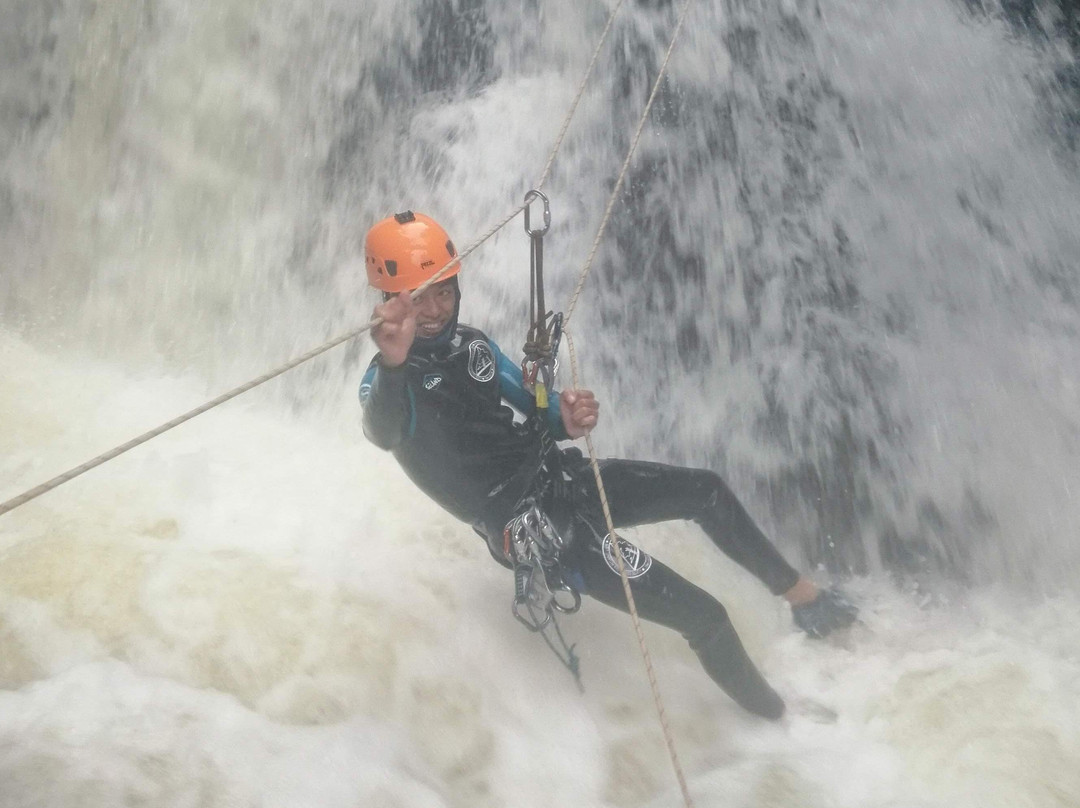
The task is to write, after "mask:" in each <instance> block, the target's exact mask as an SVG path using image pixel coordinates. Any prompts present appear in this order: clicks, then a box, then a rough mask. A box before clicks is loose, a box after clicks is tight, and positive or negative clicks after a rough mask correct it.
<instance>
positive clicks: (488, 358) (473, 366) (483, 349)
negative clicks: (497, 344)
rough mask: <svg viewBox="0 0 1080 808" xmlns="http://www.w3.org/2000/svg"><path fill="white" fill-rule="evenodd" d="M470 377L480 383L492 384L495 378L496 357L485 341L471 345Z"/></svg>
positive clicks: (477, 341)
mask: <svg viewBox="0 0 1080 808" xmlns="http://www.w3.org/2000/svg"><path fill="white" fill-rule="evenodd" d="M469 375H470V376H472V377H473V378H474V379H476V381H478V382H490V381H491V380H492V379H494V378H495V355H494V354H492V352H491V347H490V346H489V345H488V344H487V342H486V341H485V340H482V339H476V340H473V341H472V342H470V343H469Z"/></svg>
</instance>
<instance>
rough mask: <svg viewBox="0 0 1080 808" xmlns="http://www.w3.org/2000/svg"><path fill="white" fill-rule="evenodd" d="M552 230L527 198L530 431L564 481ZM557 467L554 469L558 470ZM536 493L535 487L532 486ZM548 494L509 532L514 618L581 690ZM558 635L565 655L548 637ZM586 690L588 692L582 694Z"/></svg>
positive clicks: (571, 602) (570, 590) (573, 597)
mask: <svg viewBox="0 0 1080 808" xmlns="http://www.w3.org/2000/svg"><path fill="white" fill-rule="evenodd" d="M537 200H540V201H542V202H543V223H542V224H541V225H540V226H538V227H535V228H534V227H533V226H532V217H531V215H530V210H531V207H532V204H533V202H535V201H537ZM550 227H551V206H550V203H549V201H548V198H547V197H546V196H545V195H544V194H543V193H541V192H540V191H538V190H532V191H529V192H528V193H527V194H526V195H525V232H526V234H528V236H529V245H530V246H529V330H528V334H527V336H526V339H525V346H524V349H523V353H524V355H525V358H524V359H523V360H522V362H521V375H522V378H523V379H524V383H525V385H526V386H527V387H528V388H529V389H530V390H531V391H532V393H533V395H534V397H535V399H536V411H535V412H534V413H533V415H532V417H531V419H530V428H531V429H534V430H535V431H536V432H537V433H538V434H539V436H540V438H541V440H540V445H541V452H540V461H539V467H538V468H537V477H539V475H540V472H541V471H542V470H544V469H545V468H546V469H547V471H548V472H549V474H554V475H556V476H557V477H559V478H561V477H562V473H563V472H562V468H561V467H560V466H559V465H558V458H559V453H558V452H557V451H556V452H553V451H552V450H553V449H554V448H555V440H554V438H552V437H551V435H550V434H549V429H548V409H549V407H550V401H549V396H550V394H551V392H552V390H553V389H554V384H555V372H556V369H557V354H558V350H559V341H560V338H561V337H562V315H561V314H555V313H552V312H549V311H547V307H546V304H545V301H544V235H545V234H546V233H547V231H548V229H549V228H550ZM553 466H554V468H553ZM532 487H533V488H535V485H534V486H532ZM542 498H543V490H541V491H539V492H537V491H530V492H529V494H528V495H527V496H526V497H524V498H523V499H522V501H521V502H519V503H518V507H517V508H516V509H515V510H516V513H517V515H516V516H515V517H514V518H513V519H512V520H511V521H510V522H509V523H508V524H507V525H506V528H505V530H504V531H503V553H504V555H505V557H506V559H507V560H508V561H509V562H510V563H511V564H513V567H514V600H513V606H512V610H513V613H514V617H515V618H516V619H517V620H518V621H519V622H520V623H521V624H522V625H524V626H525V627H526V628H527V629H529V630H530V631H533V632H537V633H539V634H540V635H541V636H542V637H543V638H544V641H545V642H546V643H547V644H548V647H550V648H551V650H552V652H553V653H554V654H555V655H556V656H557V657H558V658H559V659H560V661H562V663H563V664H564V665H565V666H566V667H567V668H568V669H569V670H570V672H571V673H572V674H573V675H574V679H575V680H576V681H577V683H578V687H579V688H581V676H580V672H579V664H578V663H579V660H578V658H577V655H576V654H575V653H574V648H573V646H568V645H567V643H566V640H565V639H563V636H562V632H561V631H560V630H559V625H558V622H557V620H556V617H555V616H556V614H572V613H573V612H576V611H577V610H578V609H579V608H581V594H580V593H579V592H578V591H577V590H576V589H574V587H572V586H571V585H570V584H569V583H568V582H567V581H566V579H565V577H564V575H563V570H562V565H561V563H560V556H561V554H562V552H563V551H564V550H566V549H568V547H569V543H570V541H571V540H572V535H571V534H570V533H567V534H564V533H561V532H560V531H559V530H558V529H557V528H556V526H555V524H554V523H553V522H552V520H551V519H550V518H549V517H548V515H547V514H546V513H545V512H544V510H543V507H542ZM549 630H551V631H554V632H555V635H556V637H557V639H558V642H559V644H560V645H561V646H562V650H560V649H559V648H557V647H556V645H555V643H554V642H553V641H552V639H551V638H550V637H549V636H548V631H549ZM582 689H583V688H582Z"/></svg>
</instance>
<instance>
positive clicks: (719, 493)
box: [578, 460, 799, 595]
mask: <svg viewBox="0 0 1080 808" xmlns="http://www.w3.org/2000/svg"><path fill="white" fill-rule="evenodd" d="M600 473H601V476H602V477H603V478H604V490H605V491H606V492H607V495H608V502H609V504H610V506H611V518H612V521H613V522H614V523H615V527H617V528H619V527H630V526H632V525H643V524H653V523H655V522H666V521H670V520H674V519H685V520H693V521H695V522H697V523H698V524H699V525H701V527H702V529H703V530H704V531H705V533H706V534H707V535H708V536H709V538H710V539H712V541H713V543H714V544H716V546H717V547H719V548H720V549H721V550H723V551H724V553H726V554H727V555H728V556H729V557H730V558H731V559H732V560H734V561H735V562H737V563H738V564H739V565H740V566H742V567H744V568H745V569H747V570H749V571H750V572H751V573H752V574H753V575H755V576H756V577H757V578H758V579H759V580H761V581H762V583H764V584H765V586H767V587H768V588H769V591H770V592H772V593H773V594H774V595H782V594H784V593H785V592H787V591H788V590H789V589H791V587H793V586H794V585H795V583H796V582H797V581H798V580H799V573H798V571H796V570H795V569H794V568H793V567H792V566H791V565H790V564H788V563H787V561H785V560H784V557H783V556H782V555H780V552H779V551H778V550H777V549H776V548H775V547H774V546H773V545H772V543H771V542H770V541H769V540H768V538H766V537H765V534H764V533H762V532H761V529H760V528H758V526H757V525H756V524H754V520H753V519H751V518H750V515H749V514H748V513H747V512H746V509H745V508H744V507H743V506H742V504H741V503H740V502H739V500H738V499H737V498H736V497H735V495H734V494H733V493H732V492H731V489H730V488H728V487H727V485H726V484H725V483H724V481H723V480H722V479H720V476H719V475H718V474H715V473H714V472H711V471H707V470H704V469H690V468H680V467H678V466H667V465H664V464H662V463H646V462H641V461H635V460H604V461H601V465H600ZM578 479H579V481H580V482H581V483H582V484H583V485H584V486H585V488H586V491H587V498H588V499H589V500H593V499H594V498H595V497H596V496H597V494H596V483H595V481H594V479H593V476H592V472H591V471H589V470H588V469H587V468H586V469H584V470H583V471H582V472H581V473H580V475H579V477H578ZM586 507H588V508H589V510H590V511H592V510H593V508H594V507H595V509H596V510H598V509H599V506H598V505H596V504H595V502H589V503H588V504H587V506H586ZM590 521H593V522H594V524H596V525H597V529H599V528H600V526H601V525H602V524H603V517H602V516H601V517H600V522H599V523H597V522H596V521H595V515H594V516H593V517H592V518H591V519H590ZM604 532H607V531H606V530H605V531H604Z"/></svg>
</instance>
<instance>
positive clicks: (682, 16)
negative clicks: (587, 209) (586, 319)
mask: <svg viewBox="0 0 1080 808" xmlns="http://www.w3.org/2000/svg"><path fill="white" fill-rule="evenodd" d="M690 3H691V0H686V2H684V3H683V7H682V11H681V12H680V13H679V20H678V22H677V23H676V24H675V33H674V34H672V37H671V42H670V44H669V45H668V49H667V53H666V54H664V61H663V63H662V64H661V65H660V72H659V73H657V74H656V81H655V82H653V87H652V92H651V93H649V100H648V102H647V103H646V104H645V111H644V112H643V113H642V114H641V120H639V121H638V125H637V130H636V131H635V132H634V137H633V139H632V140H631V142H630V150H629V151H628V152H627V153H626V159H625V160H623V164H622V169H621V170H620V171H619V178H618V180H616V181H615V187H614V188H613V189H612V191H611V196H609V197H608V203H607V207H606V208H605V209H604V217H603V219H601V220H600V229H599V230H597V231H596V238H595V239H594V240H593V245H592V249H590V250H589V256H588V258H586V259H585V265H584V266H583V267H582V268H581V275H580V276H579V278H578V283H577V286H576V287H575V288H574V294H573V295H571V297H570V304H569V305H568V306H567V307H566V317H565V320H564V323H565V324H569V322H570V318H571V317H572V316H573V315H574V308H575V307H576V306H577V302H578V298H579V297H580V296H581V290H582V289H583V288H584V287H585V279H586V278H587V277H588V276H589V271H590V270H591V269H592V265H593V260H594V259H595V258H596V251H597V250H598V249H599V248H600V240H601V239H602V238H603V237H604V231H605V230H607V226H608V222H609V221H610V219H611V211H612V209H613V208H614V207H615V202H616V200H617V199H618V197H619V191H620V190H621V189H622V184H623V180H625V179H626V172H627V170H628V169H629V168H630V160H631V159H632V158H633V156H634V152H635V151H637V147H638V141H640V140H641V130H642V129H644V128H645V121H646V120H647V119H648V117H649V110H651V109H652V105H653V101H655V100H656V94H657V93H658V92H659V91H660V82H661V80H662V79H663V78H664V73H665V72H666V71H667V66H668V62H670V61H671V54H672V52H673V51H674V50H675V43H676V42H677V41H678V39H679V33H680V32H681V31H682V27H683V22H685V21H686V12H687V11H689V10H690Z"/></svg>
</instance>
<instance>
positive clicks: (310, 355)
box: [0, 205, 525, 516]
mask: <svg viewBox="0 0 1080 808" xmlns="http://www.w3.org/2000/svg"><path fill="white" fill-rule="evenodd" d="M524 209H525V206H524V205H522V206H521V207H519V208H517V209H516V210H515V211H514V212H513V213H511V214H510V215H508V216H507V217H505V218H504V219H503V220H502V221H500V222H499V223H498V224H496V225H495V226H494V227H492V228H491V229H490V230H488V231H487V233H485V234H484V235H483V236H481V237H480V238H479V239H477V240H476V241H474V242H473V243H472V244H471V245H469V247H468V248H467V249H465V250H464V251H463V252H462V253H461V254H460V255H458V256H456V257H455V258H454V259H453V260H452V261H450V262H449V263H448V264H446V266H444V267H442V268H441V269H440V270H439V271H438V272H436V273H435V274H434V275H433V276H432V277H431V278H430V279H429V280H428V281H426V282H425V283H424V284H422V285H421V286H420V287H419V288H418V289H417V290H416V291H415V292H413V293H412V296H413V297H414V298H415V297H416V296H418V295H420V294H421V293H422V292H423V291H424V289H426V288H427V287H428V286H430V285H431V284H433V283H437V282H438V279H439V278H441V277H442V276H443V275H444V274H446V273H447V272H449V271H450V269H451V268H452V267H453V266H455V265H457V264H460V263H461V260H462V259H463V258H466V257H467V256H468V255H469V254H471V253H472V252H473V251H474V250H476V248H477V247H479V246H480V245H481V244H483V243H484V242H485V241H487V240H488V239H489V238H491V237H492V236H494V235H495V234H496V233H497V232H499V230H501V229H502V228H504V227H505V226H506V225H507V224H509V223H510V221H511V220H512V219H513V218H514V217H515V216H517V215H518V214H519V213H521V211H523V210H524ZM381 323H382V318H380V317H376V318H375V319H374V320H372V321H371V322H369V323H366V324H365V325H362V326H360V327H359V328H354V329H353V330H352V331H349V332H348V333H347V334H342V335H341V336H338V337H334V338H333V339H332V340H330V341H329V342H325V343H323V344H322V345H320V346H319V347H318V348H313V349H312V350H310V351H308V352H307V353H305V354H302V355H300V356H298V357H296V358H294V359H291V360H289V361H288V362H286V363H285V364H284V365H281V366H280V367H277V368H274V369H273V370H271V371H269V372H267V373H264V374H263V375H262V376H259V377H258V378H256V379H252V380H251V381H249V382H246V383H244V384H242V385H240V386H239V387H235V388H233V389H232V390H229V391H228V392H227V393H222V394H221V395H220V396H218V397H217V398H215V399H212V400H211V401H207V402H206V403H205V404H203V405H201V406H199V407H196V408H195V409H193V410H191V411H189V412H186V413H184V414H183V415H180V416H177V417H176V418H173V419H172V420H171V421H168V422H167V423H164V424H162V425H161V426H159V427H157V428H155V429H151V430H150V431H149V432H144V433H143V434H142V435H139V436H138V437H137V438H132V439H131V440H129V441H128V442H127V443H123V444H121V445H120V446H117V447H115V448H113V449H110V450H109V451H107V452H104V453H103V454H100V455H98V456H97V457H95V458H93V459H92V460H88V461H86V462H85V463H83V464H82V465H80V466H76V467H75V468H73V469H69V470H68V471H65V472H64V473H63V474H59V475H57V476H56V477H53V478H52V479H51V480H48V481H47V482H44V483H42V484H41V485H38V486H35V487H34V488H31V489H30V490H29V491H26V492H25V493H22V494H20V495H19V496H17V497H14V498H12V499H9V500H8V501H6V502H4V503H2V504H0V516H3V515H4V514H5V513H8V512H9V511H13V510H15V509H16V508H18V507H19V506H20V505H25V504H26V503H27V502H30V501H31V500H33V499H37V498H38V497H40V496H41V495H42V494H47V493H48V492H49V491H52V490H53V489H54V488H58V487H59V486H61V485H63V484H64V483H66V482H69V481H71V480H74V479H75V478H76V477H79V476H81V475H83V474H85V473H86V472H88V471H90V470H91V469H95V468H97V467H98V466H100V465H102V464H103V463H107V462H109V461H110V460H113V459H115V458H117V457H119V456H120V455H122V454H124V453H125V452H129V451H131V450H132V449H134V448H135V447H136V446H141V445H142V444H144V443H146V442H147V441H149V440H152V439H153V438H156V437H157V436H158V435H162V434H164V433H165V432H168V431H169V430H170V429H174V428H176V427H178V426H180V425H181V424H183V423H186V422H187V421H190V420H191V419H192V418H195V417H196V416H199V415H202V414H203V413H204V412H208V411H209V410H212V409H214V408H215V407H218V406H220V405H222V404H224V403H225V402H226V401H230V400H232V399H234V398H236V397H237V396H239V395H242V394H243V393H246V392H247V391H248V390H252V389H254V388H256V387H258V386H260V385H262V384H265V383H266V382H268V381H270V380H271V379H274V378H277V377H278V376H280V375H281V374H283V373H285V372H287V371H290V370H292V369H293V368H295V367H297V366H298V365H302V364H303V363H304V362H307V361H309V360H311V359H314V358H315V357H316V356H319V355H320V354H323V353H326V352H327V351H329V350H330V349H331V348H336V347H337V346H338V345H341V344H342V343H343V342H348V341H349V340H351V339H354V338H355V337H358V336H360V335H361V334H363V333H364V332H365V331H369V330H371V329H372V328H375V327H376V326H378V325H380V324H381Z"/></svg>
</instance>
